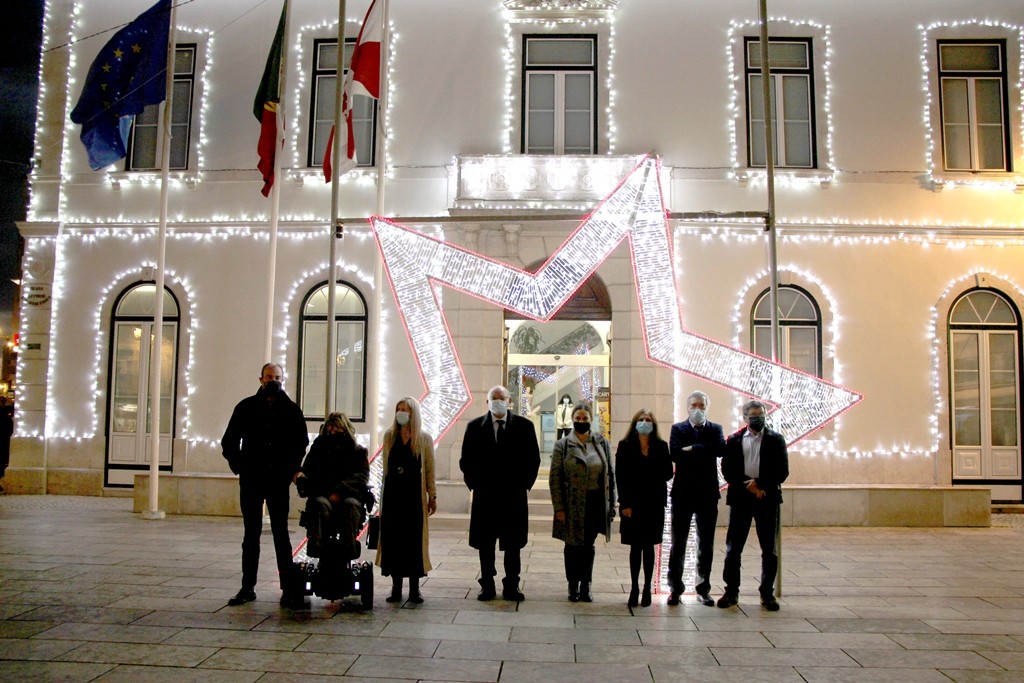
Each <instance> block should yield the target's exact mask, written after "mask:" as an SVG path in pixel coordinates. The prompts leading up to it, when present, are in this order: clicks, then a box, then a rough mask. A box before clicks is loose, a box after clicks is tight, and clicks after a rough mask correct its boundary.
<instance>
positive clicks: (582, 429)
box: [572, 422, 590, 434]
mask: <svg viewBox="0 0 1024 683" xmlns="http://www.w3.org/2000/svg"><path fill="white" fill-rule="evenodd" d="M572 428H573V429H574V430H575V431H576V433H577V434H586V433H587V432H589V431H590V423H589V422H573V423H572Z"/></svg>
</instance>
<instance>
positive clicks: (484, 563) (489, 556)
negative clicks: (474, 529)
mask: <svg viewBox="0 0 1024 683" xmlns="http://www.w3.org/2000/svg"><path fill="white" fill-rule="evenodd" d="M497 542H498V539H494V541H493V542H491V543H489V544H487V547H484V548H480V549H479V552H480V585H482V586H483V585H488V584H493V583H494V577H495V576H497V575H498V570H497V569H495V567H494V558H495V554H494V545H495V543H497ZM503 552H504V558H502V559H503V564H504V565H505V578H504V579H502V581H501V584H502V586H504V587H506V588H518V587H519V574H520V573H522V570H523V562H522V559H521V557H520V549H519V548H508V547H506V548H505V550H504V551H503Z"/></svg>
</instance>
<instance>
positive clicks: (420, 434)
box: [383, 396, 430, 459]
mask: <svg viewBox="0 0 1024 683" xmlns="http://www.w3.org/2000/svg"><path fill="white" fill-rule="evenodd" d="M402 403H405V404H406V405H407V406H409V431H410V432H411V433H412V439H411V440H410V443H409V445H410V447H411V450H412V454H413V456H414V457H415V458H417V459H419V457H420V455H421V454H422V453H423V451H424V449H425V448H426V446H425V443H426V441H427V440H428V439H430V435H429V434H426V433H425V432H424V431H423V429H422V423H423V421H422V418H421V417H420V413H421V411H420V402H419V401H417V400H416V399H414V398H413V397H412V396H403V397H402V398H400V399H398V401H396V402H395V417H394V419H393V420H392V422H391V427H389V428H388V430H387V431H386V432H384V443H383V446H384V448H386V449H388V450H390V449H391V447H392V446H393V445H394V443H395V437H396V436H398V434H399V433H400V432H401V431H402V425H400V424H398V406H399V405H401V404H402Z"/></svg>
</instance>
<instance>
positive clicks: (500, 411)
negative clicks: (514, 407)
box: [488, 398, 508, 416]
mask: <svg viewBox="0 0 1024 683" xmlns="http://www.w3.org/2000/svg"><path fill="white" fill-rule="evenodd" d="M488 403H489V404H490V407H491V413H492V414H494V415H499V416H500V415H504V414H505V413H507V412H508V401H503V400H501V399H500V398H492V399H491V400H490V401H488Z"/></svg>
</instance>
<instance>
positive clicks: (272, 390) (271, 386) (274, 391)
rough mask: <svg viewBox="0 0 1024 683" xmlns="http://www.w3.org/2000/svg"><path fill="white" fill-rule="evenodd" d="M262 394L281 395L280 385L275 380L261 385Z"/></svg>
mask: <svg viewBox="0 0 1024 683" xmlns="http://www.w3.org/2000/svg"><path fill="white" fill-rule="evenodd" d="M263 393H265V394H266V395H267V396H277V395H278V394H280V393H281V383H280V382H278V381H277V380H275V379H272V380H270V381H269V382H267V383H266V384H264V385H263Z"/></svg>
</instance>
